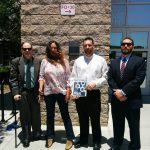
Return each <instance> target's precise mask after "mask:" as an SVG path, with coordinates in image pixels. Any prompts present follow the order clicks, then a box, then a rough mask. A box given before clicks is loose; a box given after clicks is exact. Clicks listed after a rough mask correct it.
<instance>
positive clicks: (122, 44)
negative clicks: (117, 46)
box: [121, 43, 132, 46]
mask: <svg viewBox="0 0 150 150" xmlns="http://www.w3.org/2000/svg"><path fill="white" fill-rule="evenodd" d="M125 45H127V46H131V45H132V43H121V46H125Z"/></svg>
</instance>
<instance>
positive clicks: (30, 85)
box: [10, 42, 44, 147]
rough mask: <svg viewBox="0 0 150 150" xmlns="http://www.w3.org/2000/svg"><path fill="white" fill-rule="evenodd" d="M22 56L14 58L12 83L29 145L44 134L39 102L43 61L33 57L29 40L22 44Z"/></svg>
mask: <svg viewBox="0 0 150 150" xmlns="http://www.w3.org/2000/svg"><path fill="white" fill-rule="evenodd" d="M21 53H22V56H21V57H17V58H15V59H13V60H12V63H11V70H10V83H11V86H12V94H13V95H14V100H15V101H16V103H17V104H18V108H19V110H20V121H21V127H22V133H23V139H22V143H23V146H24V147H28V146H29V143H30V140H31V127H32V131H33V140H39V139H40V138H41V136H44V135H43V134H42V131H41V116H40V104H39V103H38V99H37V96H38V74H39V68H40V63H41V61H40V60H39V59H37V58H35V57H33V48H32V45H31V44H30V43H29V42H24V43H22V44H21Z"/></svg>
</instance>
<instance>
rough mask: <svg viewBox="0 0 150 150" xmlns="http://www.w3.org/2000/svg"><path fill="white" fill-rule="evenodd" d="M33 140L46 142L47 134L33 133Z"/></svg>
mask: <svg viewBox="0 0 150 150" xmlns="http://www.w3.org/2000/svg"><path fill="white" fill-rule="evenodd" d="M33 140H34V141H38V140H45V134H44V133H43V132H42V131H33Z"/></svg>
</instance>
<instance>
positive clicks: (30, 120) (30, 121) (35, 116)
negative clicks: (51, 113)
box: [17, 89, 41, 132]
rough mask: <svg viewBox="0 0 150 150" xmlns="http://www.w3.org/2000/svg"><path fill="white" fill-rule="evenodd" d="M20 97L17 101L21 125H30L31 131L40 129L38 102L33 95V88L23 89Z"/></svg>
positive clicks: (23, 126)
mask: <svg viewBox="0 0 150 150" xmlns="http://www.w3.org/2000/svg"><path fill="white" fill-rule="evenodd" d="M21 95H22V99H21V100H19V101H17V103H18V108H19V110H20V121H21V127H22V129H24V128H25V127H27V126H28V127H32V130H33V131H35V132H36V131H41V115H40V104H39V103H38V100H37V99H36V96H35V95H34V90H33V89H32V90H24V91H23V92H22V94H21Z"/></svg>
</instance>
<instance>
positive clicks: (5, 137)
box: [0, 104, 150, 150]
mask: <svg viewBox="0 0 150 150" xmlns="http://www.w3.org/2000/svg"><path fill="white" fill-rule="evenodd" d="M10 113H11V112H10V111H5V120H6V119H9V118H10V117H11V116H10ZM109 116H110V117H109V123H108V126H107V127H102V135H103V136H102V148H101V150H109V149H110V146H111V143H112V137H113V133H112V120H111V115H110V114H109ZM0 119H1V118H0ZM12 119H14V118H12ZM12 119H10V120H9V121H8V122H7V123H6V124H0V150H14V149H18V150H22V149H26V150H47V148H45V141H44V140H40V141H34V142H31V143H30V147H28V148H24V147H23V146H22V144H21V143H20V140H19V138H18V139H17V144H18V147H17V148H15V131H14V129H13V130H11V131H6V130H5V129H6V126H7V124H9V123H10V122H12V121H13V120H12ZM45 128H46V126H42V129H43V130H45ZM73 128H74V132H75V135H76V136H77V135H78V134H79V127H78V126H74V127H73ZM55 130H56V142H55V143H54V144H53V146H52V147H51V148H49V149H51V150H64V149H65V141H64V138H65V130H64V127H63V126H57V127H56V128H55ZM20 131H21V129H20V128H19V129H17V133H18V135H19V133H20ZM90 133H91V131H90ZM91 139H92V136H91V134H90V136H89V147H88V148H80V149H79V150H85V149H86V150H87V149H88V150H92V149H93V148H92V143H91ZM129 140H130V138H129V129H128V125H127V123H126V131H125V140H124V143H123V145H122V150H127V146H128V143H129ZM141 144H142V148H141V150H150V104H144V107H143V108H142V109H141ZM72 150H75V148H74V147H73V148H72Z"/></svg>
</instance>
